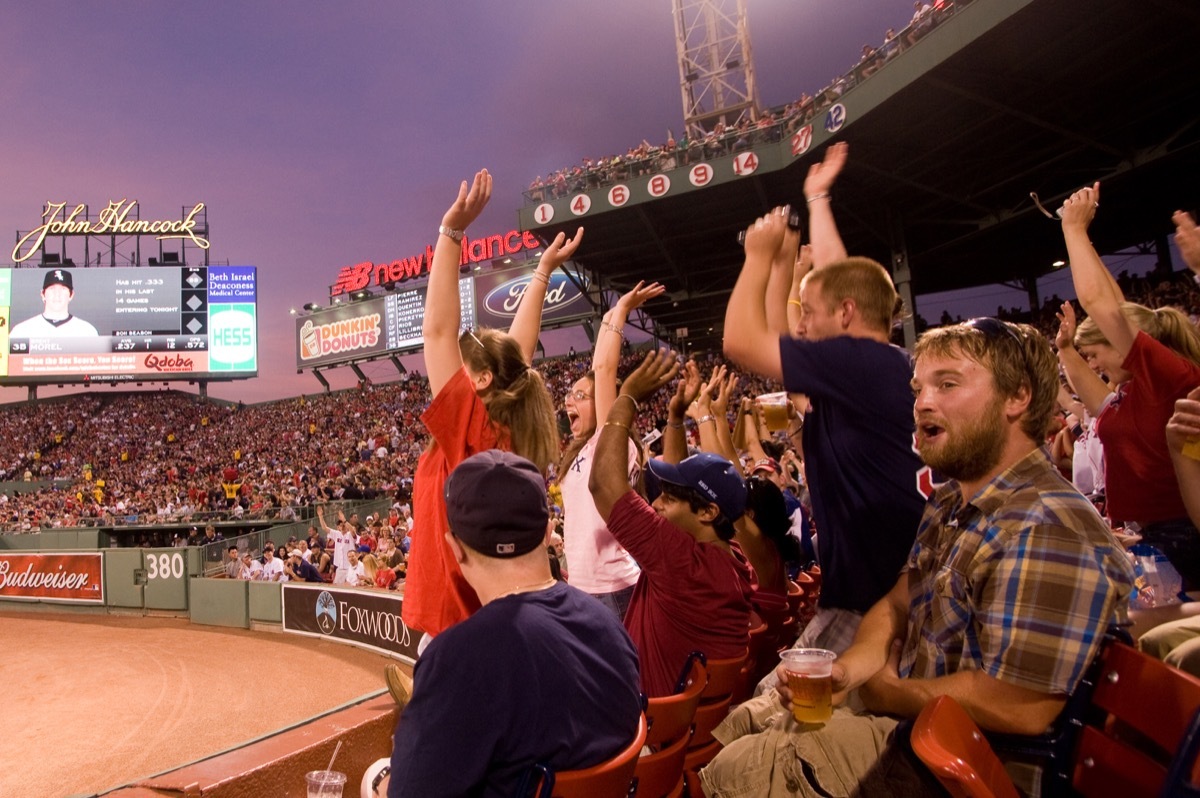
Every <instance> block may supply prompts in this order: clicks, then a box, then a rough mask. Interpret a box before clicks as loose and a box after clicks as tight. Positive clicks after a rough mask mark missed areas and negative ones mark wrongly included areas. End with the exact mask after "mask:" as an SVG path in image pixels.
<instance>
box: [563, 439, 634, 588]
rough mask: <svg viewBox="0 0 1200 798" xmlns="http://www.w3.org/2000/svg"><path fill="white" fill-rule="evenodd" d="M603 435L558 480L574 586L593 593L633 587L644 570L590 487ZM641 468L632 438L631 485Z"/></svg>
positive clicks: (570, 571)
mask: <svg viewBox="0 0 1200 798" xmlns="http://www.w3.org/2000/svg"><path fill="white" fill-rule="evenodd" d="M599 438H600V436H599V434H598V433H597V434H593V435H592V437H591V440H589V441H588V442H587V443H586V444H585V445H584V447H583V448H582V449H581V450H580V451H579V454H578V455H577V456H576V457H575V461H574V462H573V463H571V464H570V465H569V466H567V470H566V473H564V474H563V475H562V477H561V478H560V479H559V481H558V484H559V486H560V487H561V488H562V500H563V512H564V515H563V545H564V548H565V550H566V555H567V571H568V573H570V575H571V586H572V587H577V588H579V589H580V590H582V591H583V592H584V593H591V594H593V595H602V594H605V593H615V592H617V591H618V590H624V589H625V588H627V587H631V586H632V585H633V584H634V583H635V582H637V580H638V576H640V575H641V572H642V571H641V569H640V568H638V565H637V563H636V562H634V560H633V557H631V556H630V554H629V552H627V551H625V549H624V548H623V547H622V546H621V544H620V543H618V542H617V539H616V538H614V537H613V536H612V533H611V532H609V531H608V526H607V525H606V524H605V523H604V519H603V518H601V517H600V511H599V510H597V509H596V502H595V500H594V499H592V492H591V491H590V490H588V477H589V476H590V475H591V473H592V463H593V461H594V460H595V459H596V442H597V441H598V440H599ZM639 469H640V467H639V465H638V456H637V447H636V446H634V444H633V441H630V442H629V472H628V473H629V482H630V484H631V485H632V484H633V483H634V482H636V481H637V477H638V472H639Z"/></svg>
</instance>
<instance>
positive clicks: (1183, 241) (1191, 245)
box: [1171, 211, 1200, 274]
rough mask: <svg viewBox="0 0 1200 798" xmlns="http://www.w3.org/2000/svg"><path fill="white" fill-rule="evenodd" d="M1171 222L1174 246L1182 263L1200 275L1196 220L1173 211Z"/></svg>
mask: <svg viewBox="0 0 1200 798" xmlns="http://www.w3.org/2000/svg"><path fill="white" fill-rule="evenodd" d="M1171 221H1172V222H1174V223H1175V246H1177V247H1179V254H1180V255H1182V256H1183V262H1184V263H1186V264H1187V265H1188V268H1189V269H1191V270H1192V271H1194V272H1195V273H1196V274H1200V227H1196V220H1195V219H1193V218H1192V215H1191V214H1190V213H1184V212H1183V211H1175V213H1174V215H1173V216H1171Z"/></svg>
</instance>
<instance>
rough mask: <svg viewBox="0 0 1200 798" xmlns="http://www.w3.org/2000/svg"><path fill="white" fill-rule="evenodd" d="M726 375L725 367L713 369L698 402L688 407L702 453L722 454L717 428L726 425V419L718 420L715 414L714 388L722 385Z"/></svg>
mask: <svg viewBox="0 0 1200 798" xmlns="http://www.w3.org/2000/svg"><path fill="white" fill-rule="evenodd" d="M724 374H725V367H724V366H717V367H716V368H715V369H713V373H712V375H710V376H709V378H708V381H707V382H705V383H704V384H703V385H701V386H700V392H699V393H698V394H696V400H695V401H694V402H692V403H691V404H690V405H688V416H689V417H690V418H691V419H692V420H693V421H695V422H696V430H697V431H698V432H699V433H700V449H701V451H705V452H712V453H713V454H721V439H720V436H719V434H718V433H717V427H719V426H721V425H722V424H725V419H724V418H717V416H716V415H715V414H714V413H713V408H712V399H713V386H714V385H716V384H718V383H720V381H721V379H722V377H723V376H724Z"/></svg>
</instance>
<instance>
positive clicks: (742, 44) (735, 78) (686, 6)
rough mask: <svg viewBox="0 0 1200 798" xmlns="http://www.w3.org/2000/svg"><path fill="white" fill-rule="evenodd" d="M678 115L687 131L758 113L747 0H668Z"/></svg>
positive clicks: (701, 132)
mask: <svg viewBox="0 0 1200 798" xmlns="http://www.w3.org/2000/svg"><path fill="white" fill-rule="evenodd" d="M671 4H672V7H673V13H674V15H675V49H676V53H677V55H678V59H679V88H680V93H681V94H682V97H683V121H684V127H685V130H686V131H687V134H688V135H689V136H692V137H694V136H703V135H704V134H705V133H707V132H708V131H710V130H712V129H713V128H714V127H715V126H716V125H717V123H718V122H724V123H725V126H726V127H733V126H734V125H736V124H737V123H738V122H740V121H741V120H742V119H748V120H750V121H754V120H755V119H757V117H758V90H757V88H756V87H755V82H754V54H753V52H752V50H751V47H750V31H749V29H748V28H747V27H746V0H671Z"/></svg>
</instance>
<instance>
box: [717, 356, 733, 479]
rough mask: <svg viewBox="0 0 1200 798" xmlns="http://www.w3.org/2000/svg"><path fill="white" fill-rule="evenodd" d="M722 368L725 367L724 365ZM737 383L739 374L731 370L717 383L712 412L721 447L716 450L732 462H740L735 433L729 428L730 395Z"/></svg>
mask: <svg viewBox="0 0 1200 798" xmlns="http://www.w3.org/2000/svg"><path fill="white" fill-rule="evenodd" d="M721 368H722V369H724V366H722V367H721ZM737 384H738V377H737V375H736V374H734V373H733V372H732V371H731V372H729V373H728V374H726V375H725V378H724V379H722V380H721V381H720V382H718V383H717V387H716V391H715V392H714V393H713V399H712V414H713V418H715V419H716V420H717V423H716V424H715V425H714V426H716V428H717V429H716V432H717V443H718V444H719V445H720V447H721V448H719V449H717V450H716V452H717V454H719V455H721V456H722V457H724V458H725V459H726V460H728V461H729V462H731V463H736V462H738V455H737V449H736V448H734V445H733V434H732V432H731V431H730V429H729V397H730V396H732V395H733V392H734V391H735V390H736V389H737Z"/></svg>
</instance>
